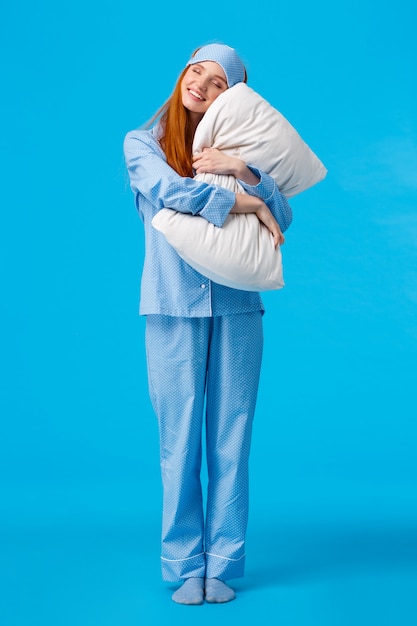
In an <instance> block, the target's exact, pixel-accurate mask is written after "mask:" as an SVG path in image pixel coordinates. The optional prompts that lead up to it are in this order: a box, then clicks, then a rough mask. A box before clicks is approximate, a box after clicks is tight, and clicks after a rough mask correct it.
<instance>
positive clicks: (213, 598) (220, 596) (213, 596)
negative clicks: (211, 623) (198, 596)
mask: <svg viewBox="0 0 417 626" xmlns="http://www.w3.org/2000/svg"><path fill="white" fill-rule="evenodd" d="M205 592H206V601H207V602H210V603H212V604H214V603H219V602H230V600H234V599H235V597H236V596H235V592H234V591H233V589H231V588H230V587H228V585H226V583H224V582H222V581H221V580H218V579H217V578H206V581H205Z"/></svg>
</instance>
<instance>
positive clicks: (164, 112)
mask: <svg viewBox="0 0 417 626" xmlns="http://www.w3.org/2000/svg"><path fill="white" fill-rule="evenodd" d="M199 49H200V48H197V50H195V51H194V52H193V54H192V57H193V56H194V55H195V54H196V52H197V51H198V50H199ZM188 67H189V66H187V67H186V68H185V69H184V70H183V71H182V72H181V74H180V76H179V78H178V80H177V84H176V85H175V88H174V91H173V92H172V95H171V97H170V98H168V100H167V101H166V102H165V104H163V105H162V107H161V108H160V109H159V110H158V111H157V112H156V113H155V115H154V116H153V117H152V119H151V120H150V121H149V123H148V124H147V127H149V126H151V125H152V123H153V122H154V121H155V120H157V119H158V118H160V120H159V121H160V124H161V126H162V135H161V137H160V138H159V143H160V144H161V147H162V149H163V151H164V152H165V156H166V158H167V163H168V165H170V166H171V167H172V168H173V169H174V170H175V171H176V172H178V174H180V176H188V177H190V178H192V177H193V175H194V174H193V168H192V148H193V139H194V135H193V131H192V128H191V124H190V117H189V115H190V114H189V111H188V110H187V109H186V108H185V107H184V105H183V103H182V92H181V83H182V79H183V78H184V76H185V74H186V72H187V70H188ZM246 81H247V74H246V71H245V83H246Z"/></svg>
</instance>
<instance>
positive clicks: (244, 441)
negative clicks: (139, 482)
mask: <svg viewBox="0 0 417 626" xmlns="http://www.w3.org/2000/svg"><path fill="white" fill-rule="evenodd" d="M262 345H263V335H262V313H261V312H260V311H256V312H251V313H242V314H236V315H228V316H218V317H211V318H207V317H201V318H176V317H172V316H161V315H149V316H148V317H147V320H146V351H147V362H148V379H149V391H150V397H151V401H152V405H153V407H154V410H155V413H156V415H157V417H158V424H159V432H160V458H161V472H162V481H163V521H162V559H161V562H162V575H163V579H164V580H168V581H179V580H181V579H182V578H188V577H191V576H197V577H198V576H204V575H205V576H207V577H209V578H220V579H222V580H227V579H230V578H236V577H239V576H242V575H243V572H244V565H245V534H246V527H247V520H248V488H249V480H248V460H249V452H250V441H251V431H252V421H253V415H254V411H255V403H256V396H257V389H258V381H259V373H260V367H261V359H262ZM204 409H205V415H204ZM204 417H205V419H204ZM204 425H205V429H206V455H207V458H206V462H207V470H208V477H209V484H208V492H207V510H206V515H205V516H204V511H203V496H202V486H201V480H200V471H201V463H202V429H203V426H204Z"/></svg>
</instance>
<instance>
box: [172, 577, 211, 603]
mask: <svg viewBox="0 0 417 626" xmlns="http://www.w3.org/2000/svg"><path fill="white" fill-rule="evenodd" d="M172 599H173V600H174V602H177V603H178V604H190V605H191V604H203V602H204V578H187V579H186V581H185V582H184V583H183V584H182V586H181V587H180V588H179V589H177V591H176V592H175V593H174V594H173V596H172Z"/></svg>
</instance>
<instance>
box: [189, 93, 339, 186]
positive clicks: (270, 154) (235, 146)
mask: <svg viewBox="0 0 417 626" xmlns="http://www.w3.org/2000/svg"><path fill="white" fill-rule="evenodd" d="M203 148H218V149H219V150H222V151H223V152H225V153H226V154H228V155H230V156H237V157H238V158H240V159H242V160H243V161H245V163H247V164H248V165H254V166H255V167H257V168H259V169H260V170H263V171H264V172H266V173H267V174H269V175H270V176H272V178H274V180H275V182H276V183H277V185H278V187H279V190H280V191H281V193H283V194H284V195H285V196H286V197H287V198H291V197H292V196H295V195H297V194H299V193H301V192H302V191H305V190H306V189H308V188H309V187H312V186H313V185H315V184H316V183H318V182H320V181H321V180H323V178H324V177H325V176H326V174H327V169H326V168H325V167H324V165H323V163H322V162H321V161H320V159H319V158H318V157H317V156H316V155H315V154H314V152H313V151H312V150H311V148H310V147H309V146H308V145H307V144H306V143H305V141H303V139H302V138H301V137H300V135H299V134H298V132H297V131H296V130H295V128H294V127H293V126H292V125H291V124H290V123H289V121H288V120H287V119H286V118H285V117H284V116H283V115H282V114H281V113H280V112H279V111H278V110H277V109H275V108H274V107H273V106H272V105H271V104H269V102H267V101H266V100H265V99H264V98H263V97H262V96H261V95H259V94H258V93H257V92H256V91H254V90H253V89H252V88H251V87H249V86H248V85H247V84H246V83H237V84H236V85H234V86H233V87H231V88H230V89H226V91H224V92H223V93H222V94H220V96H218V97H217V98H216V100H215V101H214V102H213V104H212V105H211V106H210V107H209V109H208V110H207V112H206V113H205V115H204V117H203V119H202V120H201V122H200V123H199V125H198V126H197V130H196V133H195V136H194V143H193V152H201V151H202V149H203Z"/></svg>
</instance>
